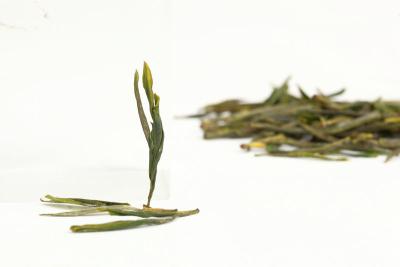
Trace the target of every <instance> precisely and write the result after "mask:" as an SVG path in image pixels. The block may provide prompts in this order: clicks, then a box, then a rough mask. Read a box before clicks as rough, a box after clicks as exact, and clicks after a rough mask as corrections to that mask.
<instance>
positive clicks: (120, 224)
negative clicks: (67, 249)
mask: <svg viewBox="0 0 400 267" xmlns="http://www.w3.org/2000/svg"><path fill="white" fill-rule="evenodd" d="M174 219H175V218H174V217H169V218H153V219H141V220H126V221H114V222H108V223H101V224H84V225H73V226H71V228H70V229H71V231H72V232H74V233H84V232H104V231H115V230H125V229H132V228H138V227H141V226H145V225H147V226H150V225H160V224H165V223H169V222H171V221H173V220H174Z"/></svg>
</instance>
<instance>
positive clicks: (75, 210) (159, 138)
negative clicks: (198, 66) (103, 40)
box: [41, 62, 199, 232]
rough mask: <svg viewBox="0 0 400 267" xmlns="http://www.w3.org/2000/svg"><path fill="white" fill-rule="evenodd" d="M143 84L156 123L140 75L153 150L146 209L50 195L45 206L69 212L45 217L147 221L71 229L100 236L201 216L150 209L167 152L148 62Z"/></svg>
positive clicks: (140, 107)
mask: <svg viewBox="0 0 400 267" xmlns="http://www.w3.org/2000/svg"><path fill="white" fill-rule="evenodd" d="M142 83H143V88H144V91H145V93H146V96H147V100H148V104H149V111H150V115H151V119H152V122H151V127H150V125H149V123H148V120H147V117H146V114H145V111H144V109H143V104H142V100H141V98H140V93H139V72H138V71H136V72H135V78H134V93H135V98H136V105H137V109H138V113H139V119H140V123H141V126H142V129H143V133H144V136H145V138H146V141H147V144H148V147H149V156H148V157H149V181H150V188H149V194H148V197H147V204H145V205H143V208H135V207H132V206H131V205H130V204H129V203H119V202H110V201H103V200H94V199H84V198H60V197H55V196H52V195H46V196H45V197H44V198H43V199H41V201H42V202H45V203H47V204H49V205H53V206H57V207H59V208H63V209H66V210H67V211H64V212H59V213H49V214H42V215H43V216H53V217H75V216H88V215H96V214H108V215H114V216H135V217H140V218H143V219H139V220H119V221H112V222H108V223H102V224H85V225H73V226H71V228H70V229H71V231H72V232H100V231H114V230H123V229H131V228H137V227H141V226H149V225H159V224H164V223H168V222H170V221H172V220H174V219H176V218H178V217H185V216H190V215H194V214H197V213H199V210H198V209H194V210H186V211H179V210H177V209H160V208H152V207H150V204H151V199H152V197H153V193H154V189H155V185H156V178H157V166H158V162H159V161H160V158H161V154H162V152H163V145H164V129H163V125H162V121H161V117H160V97H159V96H158V95H157V94H155V93H154V92H153V77H152V74H151V71H150V68H149V66H148V64H147V63H146V62H144V65H143V75H142Z"/></svg>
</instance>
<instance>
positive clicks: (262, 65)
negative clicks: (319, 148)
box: [0, 0, 400, 267]
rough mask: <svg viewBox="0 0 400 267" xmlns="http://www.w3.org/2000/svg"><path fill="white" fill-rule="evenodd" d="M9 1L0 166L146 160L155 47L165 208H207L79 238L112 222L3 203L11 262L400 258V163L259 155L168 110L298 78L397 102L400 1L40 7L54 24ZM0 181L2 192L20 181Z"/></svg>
mask: <svg viewBox="0 0 400 267" xmlns="http://www.w3.org/2000/svg"><path fill="white" fill-rule="evenodd" d="M3 2H4V0H3V1H0V3H1V4H2V5H4V3H5V4H7V6H8V9H7V12H5V11H4V12H2V10H6V9H0V21H2V22H3V20H4V22H3V23H7V24H13V25H15V26H17V27H15V28H12V27H11V28H10V27H4V26H0V27H1V28H0V38H1V42H0V56H1V59H2V60H1V61H0V78H1V79H0V120H1V124H0V132H1V135H0V145H1V149H0V174H3V175H4V173H6V172H9V171H10V170H15V169H19V170H21V169H22V170H29V169H31V168H34V167H36V166H41V168H43V169H46V166H49V167H51V166H63V168H64V169H69V168H73V169H79V168H87V169H89V170H91V169H104V168H115V169H120V170H124V169H128V170H130V169H131V168H133V169H144V168H146V161H147V158H146V157H143V156H142V154H143V153H142V151H146V147H145V142H144V139H143V136H142V133H141V132H140V130H139V129H138V124H139V122H138V119H137V115H136V110H135V106H134V100H133V95H132V86H131V82H132V71H133V68H134V67H135V66H139V64H141V63H140V62H141V61H142V59H147V60H148V61H149V63H150V64H151V67H152V69H153V73H154V79H155V81H156V87H157V91H159V93H160V95H161V99H162V112H163V115H164V116H163V117H164V118H165V119H164V120H165V124H166V127H167V129H166V134H167V136H166V142H167V143H166V148H165V152H166V153H165V154H164V155H163V159H162V162H161V164H162V167H163V168H164V169H167V170H170V187H169V192H170V198H169V199H168V200H162V201H161V200H156V201H155V202H154V206H160V207H178V208H196V207H198V208H200V210H201V212H200V214H199V215H196V216H193V217H189V218H182V219H180V220H179V221H176V222H173V223H170V224H168V225H163V226H157V227H152V228H143V229H140V230H131V231H121V232H113V233H97V234H72V233H69V231H68V227H69V226H70V225H72V224H80V223H87V222H100V221H108V220H110V219H113V218H110V217H97V216H96V217H86V218H71V219H67V218H43V217H39V216H38V215H37V214H38V213H40V212H47V211H51V210H53V209H49V208H47V207H45V206H43V205H40V204H39V203H37V201H35V199H32V202H31V203H16V204H12V203H4V204H0V214H1V215H2V219H1V220H0V236H1V237H2V242H1V243H0V248H1V249H0V251H2V252H3V253H1V256H0V266H7V267H8V266H12V267H14V266H17V267H21V266H23V267H25V266H29V267H30V266H44V267H47V266H49V267H50V266H51V267H54V266H85V267H86V266H96V267H98V266H100V267H102V266H104V267H105V266H107V267H108V266H118V267H120V266H121V267H125V266H134V265H137V266H276V267H286V266H288V267H289V266H307V267H310V266H311V267H313V266H315V267H317V266H318V267H320V266H324V267H326V266H327V267H330V266H332V267H333V266H335V267H336V266H337V267H343V266H351V267H358V266H360V267H373V266H379V267H382V266H383V267H387V266H390V267H395V266H396V267H397V266H399V265H400V259H399V257H398V251H399V248H400V245H399V244H400V228H399V225H400V212H399V209H398V203H399V202H400V194H399V192H400V179H399V178H398V173H399V170H400V169H399V163H398V160H395V161H393V162H391V163H390V164H384V163H383V159H354V160H351V161H350V162H339V163H332V162H321V161H315V160H302V159H285V158H270V157H265V158H264V157H260V158H254V157H253V156H252V155H251V153H250V154H249V153H244V152H242V151H240V149H239V144H240V143H241V142H242V141H240V140H218V141H209V142H206V141H203V140H201V131H200V130H199V129H198V122H196V121H179V120H172V116H173V115H176V114H185V113H189V112H193V111H194V110H196V109H197V108H198V107H200V106H201V105H203V104H205V103H208V102H210V101H217V100H221V99H225V98H227V97H241V96H242V97H243V98H247V99H249V100H253V99H259V98H260V97H264V96H266V95H267V94H268V92H269V91H268V90H269V85H270V83H280V82H281V81H282V80H283V79H284V78H286V76H288V75H292V77H293V83H294V84H295V83H300V84H302V85H304V87H305V88H306V90H307V91H308V92H312V91H313V89H314V88H315V87H319V88H321V89H324V90H335V89H337V88H340V87H343V86H346V87H347V88H348V89H349V92H348V94H347V95H348V97H349V98H352V99H356V98H364V99H374V98H377V97H378V96H385V97H387V98H400V95H399V91H398V88H399V87H400V80H399V79H400V78H399V75H398V70H399V69H400V53H399V47H400V36H399V34H398V33H399V28H400V4H399V2H398V1H379V2H375V1H367V2H366V1H310V0H307V1H288V0H286V1H245V2H244V1H243V2H242V1H201V2H198V1H174V2H173V5H171V4H172V3H171V2H164V1H146V3H144V2H143V3H142V2H138V1H134V2H132V1H126V2H122V1H121V2H118V4H114V3H113V4H112V5H111V4H110V3H108V2H101V1H100V2H99V1H85V2H84V3H83V2H81V1H79V2H78V1H77V2H68V3H67V2H62V1H55V2H54V1H48V2H45V1H43V2H39V3H40V4H41V6H42V7H44V8H45V9H46V10H47V13H48V18H49V20H50V19H51V22H49V23H47V22H44V21H42V19H40V20H38V19H34V15H32V13H29V14H31V15H30V16H27V17H26V16H25V15H24V16H23V18H26V19H22V18H21V17H18V16H16V15H13V16H11V15H10V12H11V13H12V12H14V11H16V10H17V11H18V10H20V9H19V8H17V6H16V4H15V5H14V4H11V1H5V2H4V3H3ZM21 3H22V2H21ZM26 3H29V5H30V6H31V9H32V10H33V9H34V7H32V6H34V4H33V2H32V1H26ZM139 3H140V4H139ZM10 10H11V11H10ZM12 10H14V11H12ZM37 12H38V13H39V14H42V13H40V11H37ZM5 13H6V14H7V16H5V15H4V14H5ZM88 14H89V15H88ZM2 15H4V16H2ZM40 16H42V15H40ZM21 28H24V29H21ZM170 66H172V68H170ZM171 70H172V71H171ZM170 77H172V78H173V79H171V78H170ZM92 175H93V173H92ZM0 177H1V176H0ZM3 177H4V176H3ZM60 177H65V176H60ZM25 179H31V177H29V176H28V175H27V176H26V177H25ZM43 179H49V177H45V178H43ZM2 181H4V180H0V183H1V186H0V194H2V193H4V192H7V194H10V192H16V193H17V192H18V190H19V187H17V186H12V184H9V183H2ZM22 181H23V180H22ZM42 181H43V180H42ZM55 182H56V181H55ZM62 182H63V183H65V182H66V181H64V180H63V181H62ZM30 184H32V183H30ZM37 185H38V186H34V185H31V189H30V192H31V194H32V196H34V195H35V192H37V193H36V194H37V195H38V196H40V195H41V194H42V193H43V192H42V191H43V188H41V186H39V185H40V182H39V180H38V184H37ZM113 193H114V194H115V192H113ZM142 202H143V201H137V200H136V201H133V203H134V204H136V205H140V204H141V203H142Z"/></svg>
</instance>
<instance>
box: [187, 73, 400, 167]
mask: <svg viewBox="0 0 400 267" xmlns="http://www.w3.org/2000/svg"><path fill="white" fill-rule="evenodd" d="M298 90H299V96H295V95H293V94H290V93H289V80H288V79H287V80H286V81H285V82H284V83H283V84H282V85H281V86H278V87H275V88H273V91H272V93H271V95H270V96H269V97H268V98H267V99H264V100H262V101H260V102H255V103H246V102H243V101H240V100H237V99H231V100H225V101H223V102H219V103H215V104H210V105H208V106H206V107H204V108H203V110H202V112H201V113H200V114H196V115H192V116H189V117H192V118H200V119H201V128H202V129H203V132H204V138H205V139H216V138H249V137H250V138H252V139H251V141H250V142H249V143H246V144H243V145H241V147H242V148H243V149H245V150H253V149H258V150H260V149H261V151H264V153H261V154H257V155H258V156H261V155H270V156H276V157H295V158H299V157H302V158H315V159H322V160H335V161H342V160H347V158H348V157H376V156H379V155H385V156H386V161H388V160H390V159H392V158H393V157H394V156H397V155H398V154H399V153H400V101H383V100H381V99H379V100H376V101H372V102H369V101H338V100H335V98H336V97H337V96H340V95H342V94H343V93H344V92H345V90H344V89H342V90H340V91H338V92H336V93H333V94H328V95H326V94H323V93H321V92H319V93H317V94H316V95H313V96H309V95H308V94H307V93H306V92H305V91H304V90H303V89H302V88H301V87H298Z"/></svg>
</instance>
